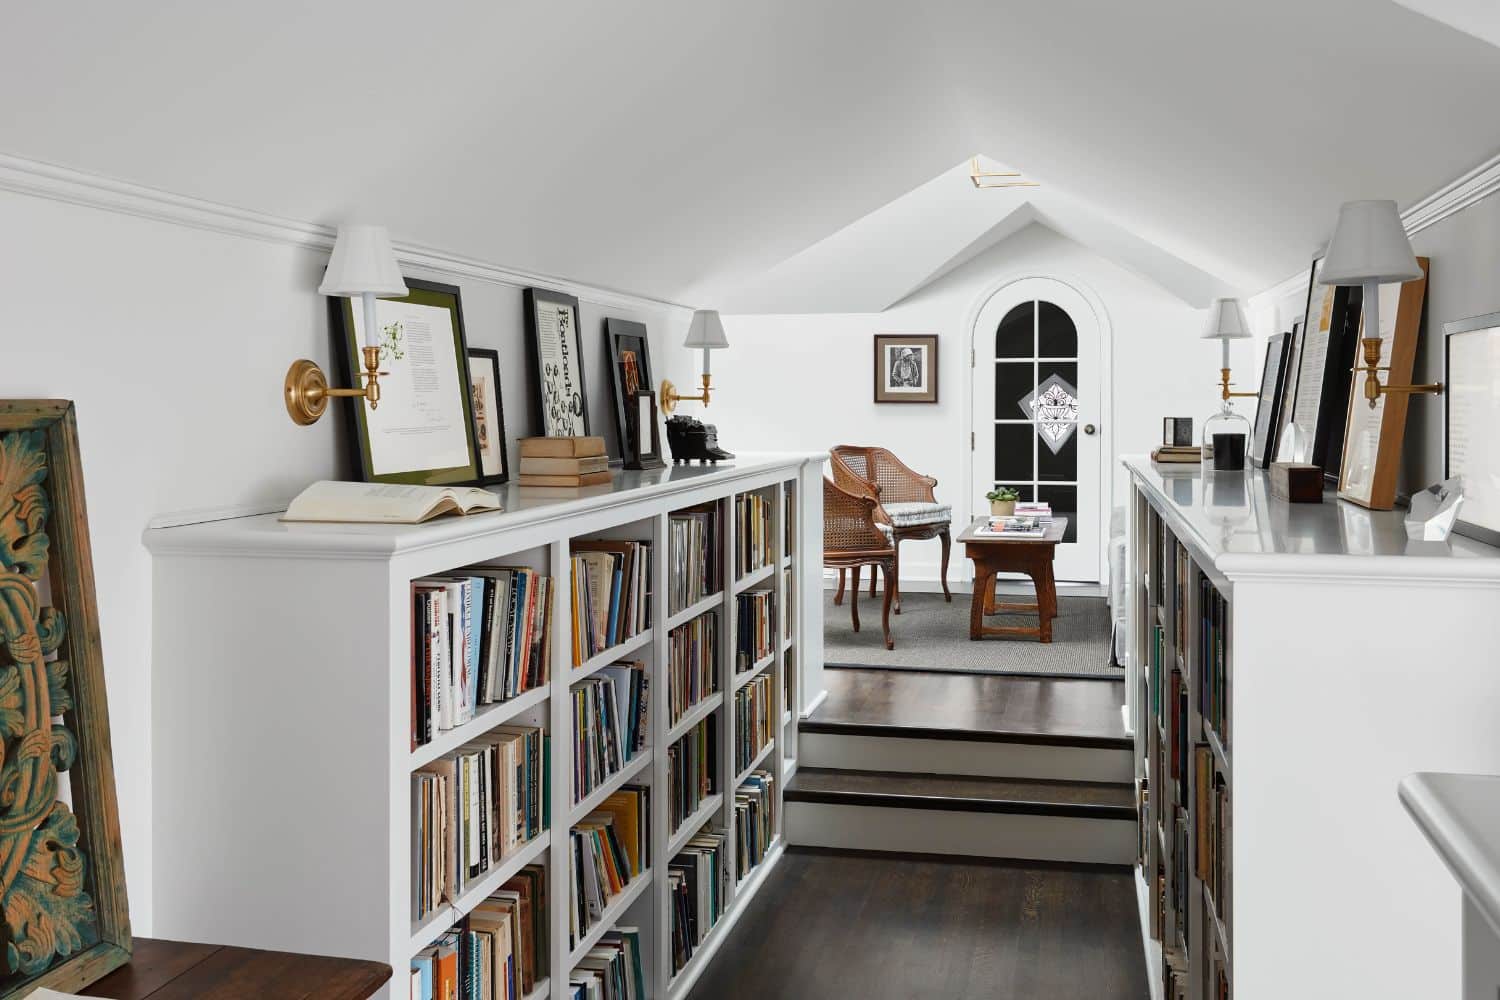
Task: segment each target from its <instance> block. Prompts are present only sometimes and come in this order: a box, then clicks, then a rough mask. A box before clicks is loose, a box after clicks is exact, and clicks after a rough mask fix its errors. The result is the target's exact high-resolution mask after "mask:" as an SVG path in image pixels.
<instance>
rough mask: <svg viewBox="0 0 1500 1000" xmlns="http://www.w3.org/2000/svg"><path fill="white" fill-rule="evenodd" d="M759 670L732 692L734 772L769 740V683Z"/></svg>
mask: <svg viewBox="0 0 1500 1000" xmlns="http://www.w3.org/2000/svg"><path fill="white" fill-rule="evenodd" d="M772 681H773V678H772V677H771V675H770V674H769V673H765V674H761V675H760V676H759V677H756V678H755V679H754V680H752V681H750V683H748V684H746V685H745V686H744V687H742V688H740V689H739V690H738V691H736V692H735V693H734V773H735V774H739V773H740V772H741V771H743V770H744V769H745V768H747V767H749V766H750V762H751V761H753V760H755V758H756V756H757V755H758V754H759V753H760V752H761V750H763V749H765V746H766V744H768V743H770V742H771V683H772Z"/></svg>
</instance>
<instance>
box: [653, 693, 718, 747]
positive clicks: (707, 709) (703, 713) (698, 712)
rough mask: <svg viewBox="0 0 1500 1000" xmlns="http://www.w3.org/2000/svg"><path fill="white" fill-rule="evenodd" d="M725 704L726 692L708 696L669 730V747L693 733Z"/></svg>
mask: <svg viewBox="0 0 1500 1000" xmlns="http://www.w3.org/2000/svg"><path fill="white" fill-rule="evenodd" d="M723 704H724V692H722V691H715V692H714V693H713V694H711V695H706V696H705V697H704V698H703V699H701V700H700V701H699V702H698V703H697V704H696V705H694V706H693V707H692V708H690V709H688V710H687V712H686V714H684V715H683V717H682V718H681V719H679V720H677V724H676V725H674V726H672V727H671V728H670V729H668V730H667V746H671V745H672V744H673V743H676V742H677V741H678V740H680V739H682V738H683V737H684V736H686V735H687V734H688V733H689V732H691V731H692V728H693V727H694V726H696V725H697V724H698V723H700V722H702V721H703V720H704V719H706V718H708V717H709V716H710V715H712V714H713V713H714V712H715V711H717V710H718V708H719V706H721V705H723Z"/></svg>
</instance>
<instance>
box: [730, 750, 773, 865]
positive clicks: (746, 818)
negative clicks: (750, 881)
mask: <svg viewBox="0 0 1500 1000" xmlns="http://www.w3.org/2000/svg"><path fill="white" fill-rule="evenodd" d="M775 829H776V795H775V786H774V779H773V778H772V777H771V772H770V771H751V772H750V774H749V776H748V777H747V778H745V780H744V781H742V782H740V787H739V788H737V789H736V790H735V793H734V830H735V833H736V834H737V835H738V836H739V850H738V851H736V852H735V855H734V859H735V869H734V877H735V878H736V879H743V878H744V877H745V876H746V875H748V874H750V872H751V870H752V869H753V868H754V867H755V866H756V865H758V864H760V862H761V859H763V858H764V857H765V856H766V851H768V850H770V848H771V838H772V837H774V836H775Z"/></svg>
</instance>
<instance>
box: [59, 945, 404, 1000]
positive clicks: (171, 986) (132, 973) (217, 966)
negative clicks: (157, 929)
mask: <svg viewBox="0 0 1500 1000" xmlns="http://www.w3.org/2000/svg"><path fill="white" fill-rule="evenodd" d="M132 950H133V953H132V955H131V959H130V962H129V963H128V964H126V965H124V966H122V967H120V968H118V969H116V970H115V971H114V972H111V973H110V974H109V975H107V976H105V977H104V978H103V979H101V980H99V981H98V982H97V983H95V984H94V985H92V986H90V987H89V988H88V989H86V990H84V991H83V995H84V996H86V997H110V998H112V1000H147V998H148V997H149V998H150V1000H252V998H253V1000H301V998H308V1000H311V998H313V997H316V998H318V1000H367V998H369V997H371V996H373V995H374V994H375V991H376V990H378V989H380V987H381V986H382V985H384V984H385V982H386V980H388V979H390V978H391V967H390V966H388V965H384V964H382V963H380V962H366V961H361V960H358V959H352V958H328V957H327V956H323V955H297V954H293V953H291V952H285V951H260V950H258V949H255V948H233V947H229V946H227V945H217V944H188V943H186V942H182V941H162V940H159V939H156V938H142V937H138V938H136V939H135V940H134V942H133V944H132Z"/></svg>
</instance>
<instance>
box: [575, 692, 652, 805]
mask: <svg viewBox="0 0 1500 1000" xmlns="http://www.w3.org/2000/svg"><path fill="white" fill-rule="evenodd" d="M648 687H649V679H648V678H647V676H646V665H645V664H644V663H639V662H630V663H617V664H615V665H613V666H610V667H605V668H604V669H603V670H601V671H599V673H598V674H597V675H596V676H594V677H591V678H589V679H588V680H586V681H584V682H583V683H581V684H578V685H575V686H574V688H573V692H572V693H573V801H574V802H581V801H582V800H583V798H584V797H585V796H586V795H588V794H589V793H590V792H592V791H593V790H594V789H595V788H598V787H599V786H600V785H602V784H604V782H605V781H607V780H609V778H610V776H611V775H614V774H618V773H619V771H620V769H621V768H623V767H624V766H625V765H626V764H627V763H629V762H630V761H631V760H632V759H633V758H634V757H635V755H636V754H638V753H641V752H642V751H644V750H645V749H646V713H647V711H648V710H649V704H648V700H649V699H648V696H647V691H648Z"/></svg>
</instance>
